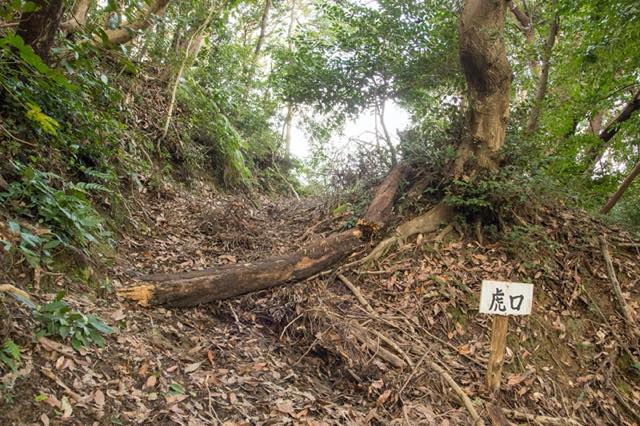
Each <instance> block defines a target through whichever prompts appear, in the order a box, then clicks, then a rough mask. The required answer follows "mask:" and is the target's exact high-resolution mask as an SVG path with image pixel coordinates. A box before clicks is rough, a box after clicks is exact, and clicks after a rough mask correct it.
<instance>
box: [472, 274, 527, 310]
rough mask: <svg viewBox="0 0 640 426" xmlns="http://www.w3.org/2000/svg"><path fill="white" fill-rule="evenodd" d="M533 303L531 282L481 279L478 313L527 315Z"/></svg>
mask: <svg viewBox="0 0 640 426" xmlns="http://www.w3.org/2000/svg"><path fill="white" fill-rule="evenodd" d="M531 305H533V284H525V283H510V282H504V281H488V280H483V281H482V291H481V292H480V313H481V314H494V315H529V314H530V313H531Z"/></svg>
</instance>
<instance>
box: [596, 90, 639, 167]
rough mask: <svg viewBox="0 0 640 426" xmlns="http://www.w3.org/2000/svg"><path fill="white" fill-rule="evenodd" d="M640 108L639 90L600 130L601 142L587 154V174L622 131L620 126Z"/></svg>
mask: <svg viewBox="0 0 640 426" xmlns="http://www.w3.org/2000/svg"><path fill="white" fill-rule="evenodd" d="M639 109H640V90H639V91H637V92H636V93H635V94H634V95H633V98H631V100H630V101H629V102H627V103H626V104H625V106H624V107H623V108H622V111H620V113H619V114H618V115H617V116H616V118H614V119H613V120H611V122H609V124H607V126H606V127H605V128H604V129H603V130H602V131H600V134H599V137H600V142H599V143H598V144H597V145H596V146H594V147H593V148H591V149H590V150H589V151H588V152H587V154H586V160H585V162H586V163H587V164H588V166H587V168H586V169H585V174H586V175H589V176H590V175H591V174H592V173H593V169H594V168H595V167H596V165H597V164H598V163H599V162H600V159H601V158H602V156H603V155H604V152H605V150H606V148H607V145H608V144H609V141H610V140H611V139H613V137H614V136H615V135H616V134H617V133H618V131H620V127H621V126H622V123H624V122H625V121H627V120H628V119H630V118H631V117H632V116H633V113H634V112H635V111H637V110H639Z"/></svg>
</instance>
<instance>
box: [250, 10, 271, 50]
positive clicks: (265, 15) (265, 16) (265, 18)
mask: <svg viewBox="0 0 640 426" xmlns="http://www.w3.org/2000/svg"><path fill="white" fill-rule="evenodd" d="M270 10H271V0H265V2H264V9H263V11H262V19H261V20H260V35H259V36H258V43H256V50H255V52H254V60H255V61H257V60H258V58H259V57H260V51H261V50H262V46H263V45H264V40H265V38H266V37H267V23H268V22H269V11H270Z"/></svg>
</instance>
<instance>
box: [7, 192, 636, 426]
mask: <svg viewBox="0 0 640 426" xmlns="http://www.w3.org/2000/svg"><path fill="white" fill-rule="evenodd" d="M516 217H518V218H519V219H518V221H519V223H516V224H503V227H502V229H500V230H497V229H496V230H494V231H493V232H494V233H495V235H494V234H492V233H491V232H485V234H486V235H484V236H483V240H484V242H483V243H479V242H478V241H476V240H475V239H472V238H471V237H468V236H466V235H465V233H464V232H463V230H462V229H455V228H458V227H455V228H451V229H448V231H450V232H447V233H444V232H443V233H441V234H440V235H439V236H437V237H439V238H438V239H437V240H434V238H435V237H436V235H419V236H418V237H417V239H413V240H411V241H406V242H405V243H404V244H403V245H402V246H401V247H400V248H398V249H396V250H394V251H393V252H391V253H387V254H386V256H385V257H384V258H382V259H381V260H380V261H379V262H378V263H376V264H371V265H359V266H357V265H354V266H348V264H345V265H342V266H340V267H339V268H338V270H335V271H328V272H327V273H323V274H320V275H319V276H316V277H314V278H312V279H310V280H307V281H306V282H303V283H299V284H295V285H290V286H285V287H280V288H277V289H275V290H272V291H264V292H260V293H256V294H251V295H247V296H244V297H242V298H239V299H237V300H230V301H223V302H218V303H212V304H209V305H205V306H201V307H197V308H189V309H164V308H158V309H143V308H139V307H137V306H133V305H130V304H126V303H123V302H121V301H119V300H117V299H116V297H115V296H114V290H115V289H117V288H120V287H121V286H124V285H126V284H127V283H128V282H129V281H130V280H131V277H132V276H135V274H138V273H149V272H169V271H183V270H191V269H201V268H204V267H210V266H214V265H219V264H229V263H235V262H242V261H248V260H255V259H259V258H263V257H265V256H268V255H272V254H277V253H284V252H288V251H291V250H292V249H295V248H297V247H299V246H300V245H302V244H303V243H304V242H306V241H308V240H310V239H314V238H320V237H321V236H322V235H324V234H326V233H328V232H331V231H332V230H335V229H337V228H339V227H341V226H344V225H347V223H348V221H349V216H348V214H337V215H335V217H333V216H331V213H327V207H326V206H325V205H324V204H323V203H322V202H321V200H313V199H303V200H302V201H300V202H296V201H295V200H292V199H274V200H271V199H267V198H261V199H260V200H259V202H258V203H256V205H252V204H251V203H250V202H249V201H248V200H246V199H243V198H241V197H233V196H227V195H222V194H219V193H216V192H214V191H212V190H210V189H208V188H207V187H206V186H205V185H204V184H200V185H197V186H196V187H195V188H194V189H192V190H191V191H187V190H183V189H175V190H170V191H166V192H164V193H163V195H162V196H153V197H152V196H148V197H147V198H146V199H144V200H143V201H141V204H140V208H139V210H138V211H137V212H134V218H135V221H136V224H135V226H134V227H133V228H134V229H135V231H132V232H130V233H127V234H125V235H124V236H123V238H122V241H121V244H120V248H119V251H118V253H117V257H116V261H115V263H114V264H113V265H112V266H111V267H110V268H109V270H108V271H103V272H102V273H101V272H100V271H92V269H91V268H90V267H87V268H86V271H87V272H86V274H85V275H84V277H80V276H77V277H72V276H68V275H58V274H47V275H46V276H43V277H41V278H40V280H39V282H38V283H35V284H36V285H34V286H33V287H32V288H31V289H30V293H31V295H32V297H33V298H34V299H36V300H37V301H40V302H43V301H46V300H50V299H52V298H53V292H55V290H57V289H58V288H60V287H62V286H65V287H67V288H69V289H70V290H69V293H68V295H67V297H66V300H67V301H68V302H69V303H70V304H72V305H73V306H74V307H75V308H77V309H80V310H82V311H83V312H86V313H91V314H96V315H98V316H99V317H101V318H102V319H104V320H105V321H106V322H107V323H108V324H110V325H111V326H113V327H114V329H115V330H116V332H115V333H114V334H113V335H111V336H109V337H107V338H106V346H105V348H104V349H97V348H85V349H82V350H80V352H74V351H73V349H72V348H71V347H68V346H66V345H64V344H60V343H57V342H53V341H51V340H47V339H44V340H41V341H40V342H34V341H33V339H32V334H31V331H30V330H31V328H30V325H29V323H30V321H31V320H30V315H29V314H28V310H27V308H25V307H24V306H23V305H22V304H20V303H18V302H16V301H14V299H13V298H11V297H8V296H7V297H5V298H4V300H3V304H2V311H1V312H2V325H3V327H2V330H3V332H2V333H3V335H5V336H12V338H13V339H14V340H16V342H18V343H19V344H20V346H21V347H22V348H23V353H22V358H23V364H22V368H21V369H19V370H18V372H17V373H16V374H6V375H5V376H4V377H3V378H2V383H3V386H2V388H1V392H2V396H3V399H4V403H3V410H2V414H0V418H1V419H2V423H3V424H33V423H42V424H59V423H64V424H78V425H86V424H105V425H106V424H185V425H187V424H188V425H198V424H217V423H225V424H292V423H295V424H309V425H319V424H434V425H436V424H438V425H439V424H456V425H457V424H471V419H470V417H469V414H468V412H467V410H466V409H465V408H464V406H463V405H462V404H461V402H460V401H459V399H458V396H457V394H456V393H455V392H453V391H452V389H451V387H450V386H449V384H447V383H446V382H445V381H443V377H442V376H441V374H439V373H438V372H436V371H434V370H433V368H431V367H430V366H431V365H432V364H431V363H432V362H435V363H437V364H438V365H440V366H441V367H442V368H443V369H444V370H445V371H447V372H448V374H450V375H451V377H452V378H453V379H454V380H455V381H456V382H457V383H458V384H459V385H460V387H461V388H462V390H464V392H465V393H466V394H467V395H468V396H469V397H470V399H471V401H472V402H473V405H474V407H475V409H476V410H477V412H478V413H479V414H480V416H481V417H482V418H483V419H484V421H485V422H489V417H488V412H487V408H488V407H490V406H489V404H488V402H489V401H492V402H493V404H494V405H496V406H499V407H501V408H502V409H503V410H504V413H505V414H506V417H507V419H509V420H510V421H511V422H515V423H517V424H531V423H533V424H535V421H536V420H531V419H530V420H526V418H525V417H523V416H524V415H525V414H530V415H546V416H551V417H553V418H554V419H551V420H554V421H557V422H559V423H549V424H578V423H579V424H585V425H589V424H629V425H631V424H638V418H637V412H638V405H637V403H636V402H635V401H638V400H639V399H640V380H639V378H640V376H639V374H640V373H639V371H638V368H639V366H638V365H637V364H635V365H634V364H633V363H634V362H637V361H635V360H637V359H638V357H640V353H639V352H638V340H637V336H633V335H632V333H629V332H628V331H627V330H626V328H625V326H624V322H623V320H622V318H621V316H620V314H619V313H618V310H617V307H616V304H615V299H613V296H612V291H611V288H610V284H609V278H608V276H607V272H606V268H605V264H604V260H603V257H602V252H601V250H600V247H599V245H598V240H597V237H598V236H600V235H606V237H607V239H608V241H609V243H610V246H611V249H612V254H613V258H614V265H615V269H616V271H617V277H618V279H619V280H620V282H621V286H622V290H623V292H624V295H625V298H626V301H627V303H628V306H629V308H630V310H631V314H632V315H633V318H634V320H635V321H637V312H638V311H639V309H640V307H639V302H640V291H639V290H638V287H637V284H638V278H637V277H638V276H639V274H638V271H639V268H640V265H638V254H639V252H638V250H639V249H638V246H637V244H636V243H635V242H633V241H632V240H629V239H628V237H627V236H626V235H625V234H624V233H623V232H622V231H620V230H618V229H612V228H608V227H606V226H604V225H603V224H601V223H599V222H597V221H596V220H593V219H591V218H589V217H588V216H587V215H585V214H584V213H582V212H579V211H574V210H571V209H569V208H565V207H554V208H550V207H544V206H541V207H538V208H532V209H530V210H528V212H527V213H526V214H525V213H522V214H520V215H516ZM328 218H330V219H328ZM498 236H500V238H498ZM634 244H636V245H634ZM364 254H366V253H361V254H359V255H358V256H362V255H364ZM351 260H353V259H351ZM340 276H341V277H343V278H345V279H346V281H348V282H349V283H350V284H351V287H352V288H357V289H359V291H357V290H356V293H359V294H358V295H357V296H356V294H355V293H354V292H353V290H350V289H349V288H348V287H347V286H345V283H344V280H342V278H340ZM31 278H32V277H23V278H22V280H23V281H30V279H31ZM482 279H503V280H512V281H527V282H533V283H534V284H535V285H536V290H535V303H534V310H533V314H532V315H531V316H529V317H525V318H522V319H518V320H515V319H512V320H511V327H510V334H509V338H508V350H507V358H506V365H505V371H504V373H503V386H502V391H501V392H500V393H499V394H498V395H497V397H496V398H495V399H493V398H492V397H491V395H489V394H488V393H487V392H486V390H484V388H483V380H484V367H485V365H486V361H487V357H488V347H489V337H488V336H489V329H490V325H489V324H490V323H489V322H488V318H487V317H486V316H484V315H479V314H478V313H477V307H478V297H479V289H480V282H481V280H482ZM83 280H84V282H82V281H83ZM25 288H26V287H25ZM367 305H368V306H367ZM636 331H637V328H636ZM394 365H395V366H394ZM569 419H573V420H571V421H573V422H574V423H570V420H569ZM551 420H549V419H545V418H538V419H537V421H541V422H542V423H544V422H548V421H551Z"/></svg>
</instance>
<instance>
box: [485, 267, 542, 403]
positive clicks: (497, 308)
mask: <svg viewBox="0 0 640 426" xmlns="http://www.w3.org/2000/svg"><path fill="white" fill-rule="evenodd" d="M532 304H533V284H525V283H510V282H503V281H488V280H484V281H482V291H481V292H480V313H481V314H491V315H494V317H493V323H492V325H491V353H490V355H489V365H487V387H488V388H489V390H490V391H491V392H496V391H497V390H498V389H500V379H501V377H502V364H503V363H504V352H505V349H506V347H507V330H508V328H509V317H508V316H509V315H529V314H530V313H531V306H532Z"/></svg>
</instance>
